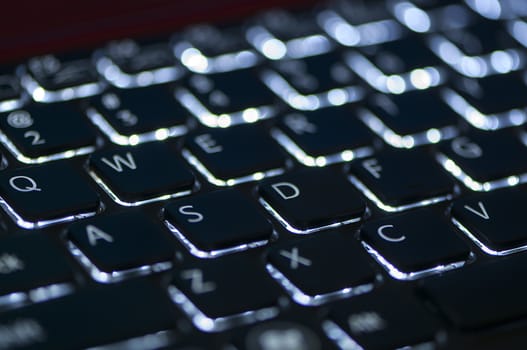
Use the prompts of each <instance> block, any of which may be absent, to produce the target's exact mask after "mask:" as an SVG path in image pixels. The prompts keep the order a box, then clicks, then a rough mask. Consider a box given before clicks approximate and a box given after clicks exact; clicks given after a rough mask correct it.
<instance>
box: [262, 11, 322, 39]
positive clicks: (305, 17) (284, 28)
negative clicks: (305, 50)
mask: <svg viewBox="0 0 527 350" xmlns="http://www.w3.org/2000/svg"><path fill="white" fill-rule="evenodd" d="M260 21H261V24H262V25H263V26H264V27H266V28H267V29H268V30H269V31H270V32H271V33H272V34H273V35H274V36H275V37H277V38H278V39H279V40H282V41H289V40H292V39H298V38H302V37H307V36H311V35H317V34H320V32H321V30H320V27H319V26H318V25H317V22H316V20H315V18H314V15H313V14H312V13H309V12H288V11H285V10H272V11H268V12H266V13H264V14H263V15H262V16H261V17H260Z"/></svg>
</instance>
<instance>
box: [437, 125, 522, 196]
mask: <svg viewBox="0 0 527 350" xmlns="http://www.w3.org/2000/svg"><path fill="white" fill-rule="evenodd" d="M439 150H440V152H441V153H439V155H438V160H439V161H440V163H441V164H442V165H443V167H444V168H445V169H446V170H448V171H449V172H450V173H452V175H454V176H455V177H456V178H458V179H459V180H460V181H462V182H463V183H464V184H465V186H467V187H468V188H470V189H472V190H474V191H489V190H492V189H495V188H499V187H504V186H511V185H515V184H517V183H519V182H525V181H526V180H527V179H526V177H525V175H524V174H525V173H526V172H527V164H525V163H524V162H522V161H519V159H523V157H526V156H527V148H526V147H525V145H524V144H523V143H522V142H521V141H520V139H519V138H518V136H516V135H515V134H513V133H512V132H511V131H508V130H504V131H500V132H493V133H490V132H477V133H470V134H467V135H466V136H460V137H457V138H455V139H453V140H452V141H449V142H448V143H444V144H442V145H440V147H439Z"/></svg>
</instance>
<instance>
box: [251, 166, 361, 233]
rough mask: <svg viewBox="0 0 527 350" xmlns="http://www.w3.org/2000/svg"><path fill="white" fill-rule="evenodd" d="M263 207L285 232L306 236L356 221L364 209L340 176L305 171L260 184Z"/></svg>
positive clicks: (342, 176)
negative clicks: (305, 234)
mask: <svg viewBox="0 0 527 350" xmlns="http://www.w3.org/2000/svg"><path fill="white" fill-rule="evenodd" d="M259 193H260V195H261V197H262V199H261V202H262V204H263V205H264V207H265V208H266V209H267V210H268V211H270V212H271V214H273V215H274V216H275V217H276V218H277V219H278V220H279V221H280V222H281V223H282V224H283V225H284V226H285V227H286V228H287V229H288V230H289V231H291V232H293V233H310V232H313V231H318V230H321V229H323V228H327V227H331V226H337V225H343V224H349V223H352V222H356V221H359V220H360V218H361V217H362V215H363V214H364V211H365V210H366V206H365V204H364V202H363V200H362V199H361V198H360V196H359V194H358V193H357V192H356V191H355V189H354V188H353V186H352V185H351V184H350V183H349V182H348V181H347V180H346V178H345V176H344V175H341V174H338V173H335V172H332V170H331V169H309V170H304V171H300V172H297V173H292V174H288V175H285V176H281V177H279V178H276V179H272V180H269V181H266V182H264V183H263V184H262V185H261V186H260V187H259Z"/></svg>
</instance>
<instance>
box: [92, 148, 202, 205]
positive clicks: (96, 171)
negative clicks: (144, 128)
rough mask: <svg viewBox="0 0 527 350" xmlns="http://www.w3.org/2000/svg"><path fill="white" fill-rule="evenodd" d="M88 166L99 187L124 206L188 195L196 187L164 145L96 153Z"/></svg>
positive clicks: (184, 168) (179, 161) (181, 164)
mask: <svg viewBox="0 0 527 350" xmlns="http://www.w3.org/2000/svg"><path fill="white" fill-rule="evenodd" d="M89 164H90V167H91V169H92V170H93V173H92V175H95V176H96V177H97V178H99V180H98V183H99V185H102V187H103V188H104V189H105V190H106V191H107V192H108V193H109V194H110V196H111V197H112V199H114V200H115V201H117V202H118V203H121V204H124V205H130V204H133V205H137V204H142V203H144V202H145V201H152V200H158V199H166V198H168V197H171V196H179V195H183V194H188V193H190V191H191V190H192V187H193V185H194V176H193V175H192V173H190V172H189V171H188V170H187V168H186V166H185V164H184V163H183V162H182V161H181V160H180V159H179V158H178V156H177V154H176V153H175V152H173V151H172V150H171V149H170V148H169V146H168V145H167V144H163V143H146V144H143V145H141V146H136V147H129V148H119V149H118V150H107V151H101V152H97V153H94V154H93V155H92V156H91V157H90V161H89ZM165 196H166V197H165Z"/></svg>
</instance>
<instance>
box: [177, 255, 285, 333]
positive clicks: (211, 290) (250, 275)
mask: <svg viewBox="0 0 527 350" xmlns="http://www.w3.org/2000/svg"><path fill="white" fill-rule="evenodd" d="M253 258H254V257H253V256H249V255H246V254H235V255H228V256H223V257H220V258H218V259H213V260H210V259H201V260H197V261H189V262H188V263H186V264H183V265H182V266H180V267H178V269H177V272H176V273H175V274H174V279H173V283H174V285H175V286H176V287H177V290H174V288H171V292H172V295H173V298H174V300H175V301H176V302H177V303H178V304H180V305H181V306H182V307H183V308H184V311H185V312H187V313H189V314H190V315H189V316H191V318H192V319H193V321H194V322H195V325H196V326H197V327H198V328H200V329H202V330H205V331H218V330H222V329H224V328H226V327H228V325H229V323H230V322H231V321H232V318H231V317H230V316H236V315H237V317H236V318H238V321H239V322H250V321H256V319H254V318H253V317H251V313H250V312H249V311H256V310H260V311H262V310H266V315H267V317H270V316H274V315H275V314H276V312H277V308H276V303H277V298H278V297H279V295H280V290H279V288H278V285H277V284H276V283H275V281H274V280H273V279H272V278H271V276H269V274H268V273H267V271H266V270H265V268H264V266H263V264H262V263H261V262H260V261H259V259H253ZM181 292H182V293H183V295H184V296H186V298H188V299H189V300H190V302H192V304H194V306H195V307H196V308H197V309H196V310H190V309H189V308H188V307H187V308H186V309H185V306H188V301H183V299H185V297H184V296H183V295H181ZM242 313H245V316H244V315H241V314H242ZM196 315H202V316H205V317H207V318H209V319H212V322H199V323H197V324H196V322H197V321H199V319H200V317H195V316H196ZM262 316H263V315H262ZM218 318H220V319H219V320H218ZM201 319H203V317H201ZM242 320H243V321H242Z"/></svg>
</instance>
